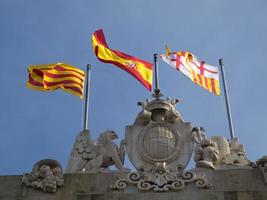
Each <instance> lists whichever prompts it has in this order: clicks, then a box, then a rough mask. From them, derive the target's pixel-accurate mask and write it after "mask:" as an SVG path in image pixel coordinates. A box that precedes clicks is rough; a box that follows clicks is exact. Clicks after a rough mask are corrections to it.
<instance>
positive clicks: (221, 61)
mask: <svg viewBox="0 0 267 200" xmlns="http://www.w3.org/2000/svg"><path fill="white" fill-rule="evenodd" d="M219 63H220V66H221V71H222V82H223V89H224V98H225V103H226V109H227V117H228V124H229V128H230V133H231V139H233V138H234V137H235V134H234V128H233V123H232V115H231V107H230V103H229V102H230V100H229V95H228V90H227V83H226V77H225V73H224V63H223V59H219Z"/></svg>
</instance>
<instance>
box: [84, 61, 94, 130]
mask: <svg viewBox="0 0 267 200" xmlns="http://www.w3.org/2000/svg"><path fill="white" fill-rule="evenodd" d="M91 69H92V68H91V65H90V64H88V65H87V66H86V82H85V106H84V122H83V130H88V110H89V89H90V78H91Z"/></svg>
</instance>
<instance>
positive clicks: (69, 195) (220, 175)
mask: <svg viewBox="0 0 267 200" xmlns="http://www.w3.org/2000/svg"><path fill="white" fill-rule="evenodd" d="M206 173H207V174H209V182H210V183H211V184H212V187H210V188H208V189H199V188H197V187H196V184H195V183H189V184H188V185H187V186H186V187H185V188H184V189H183V190H181V191H178V192H173V191H169V192H153V191H149V192H143V191H140V190H139V189H138V188H137V187H134V186H130V187H127V188H125V189H124V190H113V189H112V188H111V187H110V186H111V185H112V184H113V183H114V182H115V181H116V180H118V179H120V178H126V176H127V173H124V172H117V173H111V172H110V173H83V174H81V173H76V174H64V181H65V182H64V187H61V188H59V189H58V191H57V192H56V193H45V192H43V191H41V190H35V189H32V188H30V187H27V186H25V185H23V184H21V176H0V199H1V200H118V199H120V200H136V199H138V200H148V199H150V200H152V199H153V200H167V199H169V200H177V199H182V200H266V199H267V184H266V183H265V181H264V177H263V174H262V171H261V169H260V168H253V169H237V168H234V167H233V168H232V169H224V170H208V171H206Z"/></svg>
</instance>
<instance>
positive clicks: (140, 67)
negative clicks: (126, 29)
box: [92, 30, 153, 91]
mask: <svg viewBox="0 0 267 200" xmlns="http://www.w3.org/2000/svg"><path fill="white" fill-rule="evenodd" d="M92 46H93V51H94V53H95V55H96V57H97V58H98V59H99V60H100V61H102V62H104V63H110V64H114V65H116V66H118V67H119V68H121V69H123V70H125V71H127V72H128V73H130V74H131V75H132V76H134V77H135V78H136V79H137V80H138V81H139V82H140V83H142V84H143V85H144V86H145V87H146V88H147V89H148V90H149V91H151V86H152V71H153V70H152V66H153V65H152V64H151V63H149V62H147V61H144V60H141V59H139V58H136V57H133V56H130V55H127V54H125V53H122V52H120V51H117V50H112V49H110V48H109V47H108V45H107V43H106V40H105V36H104V33H103V31H102V30H98V31H96V32H94V33H93V35H92Z"/></svg>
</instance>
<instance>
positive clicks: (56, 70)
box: [27, 63, 85, 99]
mask: <svg viewBox="0 0 267 200" xmlns="http://www.w3.org/2000/svg"><path fill="white" fill-rule="evenodd" d="M28 72H29V79H28V81H27V87H29V88H31V89H34V90H38V91H53V90H56V89H59V88H61V89H62V90H64V91H66V92H69V93H71V94H73V95H76V96H79V97H80V98H81V99H82V98H83V85H84V78H85V73H84V71H83V70H80V69H78V68H77V67H74V66H71V65H69V64H66V63H55V64H42V65H31V66H29V68H28Z"/></svg>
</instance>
